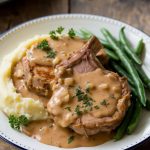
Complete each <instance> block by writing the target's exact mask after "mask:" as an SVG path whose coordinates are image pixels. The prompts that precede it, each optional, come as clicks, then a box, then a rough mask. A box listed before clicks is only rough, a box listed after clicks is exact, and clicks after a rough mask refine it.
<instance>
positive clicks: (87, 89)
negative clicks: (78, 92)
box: [85, 83, 90, 93]
mask: <svg viewBox="0 0 150 150" xmlns="http://www.w3.org/2000/svg"><path fill="white" fill-rule="evenodd" d="M85 92H86V93H90V86H89V83H87V84H86V88H85Z"/></svg>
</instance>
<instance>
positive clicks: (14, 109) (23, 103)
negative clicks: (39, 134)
mask: <svg viewBox="0 0 150 150" xmlns="http://www.w3.org/2000/svg"><path fill="white" fill-rule="evenodd" d="M46 37H48V35H43V36H36V37H34V38H33V39H30V40H27V41H25V42H23V43H22V44H21V45H20V46H19V47H18V48H17V49H16V50H15V51H13V52H12V53H10V54H8V55H7V56H5V57H4V59H3V60H2V63H1V66H0V68H1V70H0V108H1V110H2V111H3V112H4V113H6V115H10V114H14V115H18V116H19V115H25V116H26V117H28V118H29V119H30V120H41V119H46V118H47V117H48V113H47V111H46V110H45V109H44V106H43V104H42V103H41V102H40V101H39V100H34V99H32V98H23V97H22V96H21V94H19V93H16V89H15V87H14V85H13V82H12V79H11V73H12V67H13V66H14V65H15V64H16V62H18V61H19V60H20V59H21V58H22V57H23V56H24V55H25V52H26V50H27V49H29V48H30V46H31V45H32V44H33V43H34V42H37V41H40V40H43V39H44V38H46Z"/></svg>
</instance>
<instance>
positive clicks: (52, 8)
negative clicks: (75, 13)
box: [0, 0, 68, 32]
mask: <svg viewBox="0 0 150 150" xmlns="http://www.w3.org/2000/svg"><path fill="white" fill-rule="evenodd" d="M67 12H68V0H43V1H42V0H11V1H10V2H8V3H5V4H3V5H0V32H4V31H6V30H8V29H10V28H11V27H14V26H15V25H18V24H20V23H22V22H25V21H28V20H31V19H34V18H37V17H42V16H47V15H52V14H60V13H67Z"/></svg>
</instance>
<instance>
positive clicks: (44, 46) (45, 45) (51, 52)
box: [37, 39, 56, 58]
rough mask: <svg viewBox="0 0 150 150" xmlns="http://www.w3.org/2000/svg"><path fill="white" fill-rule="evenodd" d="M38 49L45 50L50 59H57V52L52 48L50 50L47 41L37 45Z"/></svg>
mask: <svg viewBox="0 0 150 150" xmlns="http://www.w3.org/2000/svg"><path fill="white" fill-rule="evenodd" d="M37 48H38V49H41V50H44V51H45V52H46V53H47V57H49V58H55V57H56V52H55V51H54V50H53V49H52V48H50V46H49V44H48V41H47V40H45V39H44V40H43V41H41V42H40V43H39V44H38V45H37Z"/></svg>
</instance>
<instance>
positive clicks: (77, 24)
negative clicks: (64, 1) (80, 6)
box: [0, 14, 150, 150]
mask: <svg viewBox="0 0 150 150" xmlns="http://www.w3.org/2000/svg"><path fill="white" fill-rule="evenodd" d="M58 26H63V27H65V28H71V27H73V28H75V29H80V28H82V27H84V28H86V29H88V30H90V31H91V32H93V33H94V34H95V35H96V36H99V37H101V36H102V35H101V34H100V28H102V27H105V28H107V29H109V30H110V31H111V32H112V33H113V35H115V36H117V35H118V31H119V29H120V28H121V27H122V26H125V27H126V34H127V36H128V37H129V39H130V40H131V41H132V44H133V46H136V44H137V42H138V40H139V39H141V38H143V39H144V42H145V45H146V46H145V48H146V54H145V58H144V63H143V69H144V70H145V71H146V73H147V74H149V75H150V66H149V63H150V38H149V37H148V36H147V35H145V34H144V33H142V32H141V31H139V30H137V29H135V28H133V27H131V26H129V25H127V24H125V23H122V22H119V21H116V20H113V19H109V18H105V17H100V16H92V15H82V14H72V15H56V16H48V17H43V18H39V19H36V20H32V21H29V22H27V23H25V24H22V25H20V26H17V27H16V28H14V29H12V30H10V31H9V32H7V33H6V34H4V35H3V36H2V37H1V38H0V60H2V58H3V56H4V55H6V54H8V53H9V52H11V51H13V49H15V48H16V47H17V46H18V45H19V43H21V42H22V41H25V40H27V39H29V38H32V37H33V36H35V35H37V34H44V33H49V31H50V30H52V29H56V28H57V27H58ZM0 136H2V137H3V138H5V139H6V140H8V141H10V142H11V143H13V144H16V145H18V146H20V147H22V148H25V149H28V150H50V149H53V150H58V149H62V148H57V147H53V146H49V145H45V144H42V143H39V142H38V141H36V140H34V139H32V138H30V137H27V136H26V135H24V134H22V133H19V132H16V131H15V130H13V129H12V128H11V127H10V126H9V123H8V120H7V117H6V116H5V115H4V114H3V113H2V112H0ZM149 136H150V112H147V111H144V112H143V115H142V117H141V121H140V124H139V126H138V128H137V130H136V131H135V132H134V133H133V134H132V135H130V136H125V137H124V138H123V139H122V140H120V141H118V142H114V141H113V140H112V141H109V142H106V143H104V144H102V145H99V146H95V147H88V148H87V147H86V148H85V147H81V148H75V149H77V150H103V149H107V150H119V149H126V148H129V147H131V146H133V145H136V144H138V143H140V142H142V141H143V140H144V139H146V138H148V137H149Z"/></svg>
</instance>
